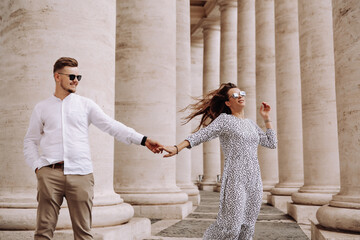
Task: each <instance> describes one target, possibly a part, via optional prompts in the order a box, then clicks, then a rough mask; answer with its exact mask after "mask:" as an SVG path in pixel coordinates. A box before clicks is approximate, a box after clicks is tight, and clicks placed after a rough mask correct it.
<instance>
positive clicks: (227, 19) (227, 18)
mask: <svg viewBox="0 0 360 240" xmlns="http://www.w3.org/2000/svg"><path fill="white" fill-rule="evenodd" d="M218 4H219V6H220V8H219V10H220V26H221V27H220V31H221V35H220V36H221V37H220V83H228V82H232V83H234V84H237V49H236V48H237V0H219V1H218Z"/></svg>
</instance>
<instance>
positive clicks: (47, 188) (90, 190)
mask: <svg viewBox="0 0 360 240" xmlns="http://www.w3.org/2000/svg"><path fill="white" fill-rule="evenodd" d="M36 176H37V180H38V194H37V200H38V203H39V205H38V209H37V220H36V229H35V237H34V239H35V240H39V239H52V237H53V236H54V231H55V226H56V223H57V220H58V215H59V211H60V206H61V204H62V202H63V199H64V197H65V198H66V201H67V204H68V207H69V212H70V217H71V223H72V227H73V231H74V239H75V240H80V239H81V240H83V239H86V240H88V239H93V237H92V235H91V209H92V206H93V198H94V176H93V174H92V173H91V174H88V175H64V172H63V170H62V169H60V168H55V169H52V168H49V167H43V168H41V169H39V170H38V171H37V173H36Z"/></svg>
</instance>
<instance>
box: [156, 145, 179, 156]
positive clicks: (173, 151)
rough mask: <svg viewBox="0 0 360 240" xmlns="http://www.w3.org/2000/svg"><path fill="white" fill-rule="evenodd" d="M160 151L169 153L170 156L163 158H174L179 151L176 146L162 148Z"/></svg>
mask: <svg viewBox="0 0 360 240" xmlns="http://www.w3.org/2000/svg"><path fill="white" fill-rule="evenodd" d="M160 150H164V151H166V152H168V154H166V155H164V156H163V157H164V158H165V157H172V156H174V155H176V154H177V153H178V150H177V149H176V147H175V146H164V147H160Z"/></svg>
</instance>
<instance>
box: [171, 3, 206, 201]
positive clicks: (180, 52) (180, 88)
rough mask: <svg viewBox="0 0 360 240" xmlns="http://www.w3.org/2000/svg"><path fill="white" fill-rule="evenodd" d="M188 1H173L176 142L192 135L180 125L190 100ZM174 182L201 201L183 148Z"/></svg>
mask: <svg viewBox="0 0 360 240" xmlns="http://www.w3.org/2000/svg"><path fill="white" fill-rule="evenodd" d="M190 65H191V57H190V2H189V0H176V110H177V111H176V143H179V142H181V141H183V140H184V139H185V138H186V137H187V136H189V135H190V134H191V124H190V123H189V124H185V125H182V123H183V122H184V120H183V118H184V117H186V116H187V115H188V114H189V112H188V111H185V112H182V111H181V110H182V109H184V108H186V107H187V106H188V105H189V104H190V103H191V70H190ZM176 183H177V186H178V187H180V189H181V190H182V191H183V192H185V193H186V194H187V195H188V197H189V200H190V201H191V202H192V203H193V205H195V206H197V205H199V202H200V195H199V190H198V189H197V187H195V185H194V184H193V183H192V182H191V152H190V151H189V150H188V149H186V150H185V151H182V152H181V154H179V155H177V156H176Z"/></svg>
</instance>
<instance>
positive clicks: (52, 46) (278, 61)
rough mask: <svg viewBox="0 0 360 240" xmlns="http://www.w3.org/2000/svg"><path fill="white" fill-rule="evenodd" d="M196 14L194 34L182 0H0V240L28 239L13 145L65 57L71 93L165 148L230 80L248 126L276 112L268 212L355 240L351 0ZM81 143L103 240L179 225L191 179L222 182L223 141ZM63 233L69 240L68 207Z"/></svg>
mask: <svg viewBox="0 0 360 240" xmlns="http://www.w3.org/2000/svg"><path fill="white" fill-rule="evenodd" d="M204 8H205V11H204V12H205V13H206V14H205V16H204V18H202V19H201V20H200V21H199V23H198V24H196V25H195V26H193V28H192V29H190V27H189V25H190V2H189V0H173V1H169V0H159V1H145V0H126V1H115V0H106V1H102V2H101V4H100V3H89V2H87V1H77V2H76V3H73V2H72V4H71V5H68V4H66V3H61V2H60V3H56V4H54V3H53V2H51V1H48V0H41V1H38V2H37V3H36V4H35V3H33V4H30V3H26V2H15V3H14V2H12V1H3V2H1V3H0V22H1V25H0V51H1V54H0V76H2V78H1V83H2V88H0V113H1V114H0V163H1V164H2V166H3V167H2V168H1V170H0V172H1V181H0V216H1V217H0V227H1V231H0V238H1V239H14V236H19V235H15V234H22V235H21V236H24V238H26V237H28V236H30V235H32V234H33V230H34V227H35V226H34V224H35V217H36V214H35V213H36V205H37V203H36V178H35V175H34V174H33V172H32V171H31V170H30V169H29V168H28V167H27V166H25V162H24V160H23V155H22V145H23V144H22V141H23V137H24V135H25V132H26V129H27V126H28V121H29V117H30V114H31V111H32V109H33V107H34V105H35V104H36V103H37V102H39V101H40V100H42V99H45V98H47V97H48V96H50V95H51V94H52V93H53V91H54V90H53V89H54V85H53V84H54V83H53V80H52V72H51V70H52V64H53V63H54V62H55V60H56V59H57V58H59V57H61V56H71V57H74V58H76V59H77V60H78V61H79V64H80V65H79V68H80V70H81V72H82V74H83V76H84V77H83V80H82V81H81V82H80V85H79V88H78V92H79V94H80V95H83V96H86V97H89V98H91V99H93V100H94V101H95V102H97V103H98V104H99V105H100V106H101V107H102V108H103V109H104V111H105V112H106V113H107V114H108V115H110V116H112V117H114V118H116V119H117V120H119V121H121V122H123V123H124V124H126V125H128V126H131V127H132V128H134V129H136V130H137V131H138V132H140V133H143V134H145V135H147V136H149V137H151V138H153V139H156V140H158V141H159V142H161V143H163V144H166V145H173V144H175V143H177V142H179V141H181V140H183V139H184V138H185V137H186V136H187V135H189V134H190V133H191V131H192V130H194V128H195V127H196V125H197V122H198V119H197V120H195V121H193V122H192V123H191V124H187V125H184V126H183V125H181V119H182V118H183V117H184V116H185V115H186V112H185V113H183V112H179V110H180V109H182V108H184V107H185V106H187V105H188V104H189V103H191V102H192V100H191V96H201V95H202V94H206V93H207V92H209V91H210V90H213V89H216V88H218V86H219V84H220V83H223V82H233V83H237V85H238V86H239V87H240V88H241V89H242V90H245V91H246V92H247V106H246V113H245V114H246V117H248V118H251V119H253V120H257V122H258V124H259V125H260V126H261V127H264V124H263V123H262V121H261V119H260V118H259V116H258V113H257V112H258V108H259V106H260V103H261V102H262V101H266V102H268V103H269V104H270V105H271V106H272V116H271V117H272V120H273V122H274V126H275V128H276V130H277V133H278V141H279V142H278V149H277V151H276V150H275V151H274V150H267V149H263V148H260V149H259V163H260V167H261V171H262V179H263V183H264V193H265V194H264V197H265V198H266V199H267V201H268V203H269V204H272V205H274V206H276V207H278V208H280V209H281V210H283V211H286V212H288V213H289V214H290V215H291V216H292V217H293V218H294V219H295V220H297V221H298V222H303V223H309V222H311V224H312V234H313V238H314V239H322V238H324V236H329V234H330V235H331V234H335V233H334V232H333V231H332V230H331V229H336V230H338V231H340V232H337V233H336V234H343V233H341V231H352V232H353V233H347V234H348V236H355V237H356V236H358V235H359V233H360V228H359V226H360V223H359V219H360V200H359V199H360V191H359V188H358V186H359V185H360V180H359V172H360V162H359V161H357V159H358V156H359V155H360V148H359V136H360V122H359V119H360V108H359V106H360V104H359V96H360V88H359V79H360V71H359V68H358V66H359V63H360V60H359V58H358V52H359V51H360V40H359V39H360V31H359V30H358V29H360V19H359V16H360V3H359V2H358V1H356V0H349V1H341V0H333V1H330V0H319V1H305V0H219V1H215V0H214V1H208V2H207V3H206V4H205V6H204ZM64 12H66V17H64ZM90 143H91V149H92V158H93V163H94V174H95V199H94V208H93V214H94V216H93V227H94V232H95V234H97V236H99V237H100V236H103V239H105V235H107V236H109V233H111V234H113V236H116V237H119V236H122V237H123V238H122V239H127V238H128V239H131V238H138V239H140V238H141V237H142V236H147V235H149V233H150V221H149V220H148V219H147V218H162V219H164V218H179V219H180V218H184V217H185V216H186V215H188V214H189V213H190V212H191V210H192V207H193V206H194V205H197V204H198V203H199V192H198V190H197V188H196V186H195V185H194V183H196V184H198V186H199V188H200V189H202V190H209V191H215V190H216V189H218V187H219V175H220V174H221V169H222V167H221V166H222V164H223V163H222V160H221V153H220V148H219V141H218V139H215V140H212V141H210V142H207V143H204V144H203V145H202V146H199V147H196V148H193V149H192V150H191V151H189V150H186V149H185V150H184V151H182V152H181V154H179V155H177V156H176V157H174V158H168V159H163V158H162V156H161V155H153V154H152V153H151V152H149V151H148V150H146V149H145V148H142V147H139V146H125V145H124V144H121V143H118V142H115V143H114V141H113V138H112V137H110V136H108V135H107V134H104V133H102V132H100V131H99V130H97V129H95V128H92V127H91V128H90ZM199 175H200V176H203V178H202V180H201V181H199V180H200V178H199ZM64 208H66V205H65V206H64ZM58 228H59V229H60V228H61V229H63V230H59V231H58V234H60V235H58V236H61V238H62V239H67V238H69V239H71V230H70V229H71V225H70V221H69V216H68V212H67V210H66V209H65V210H62V211H61V215H60V219H59V222H58ZM344 234H345V233H344ZM337 236H340V235H337ZM107 239H111V238H107ZM338 239H341V238H340V237H339V238H338Z"/></svg>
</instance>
